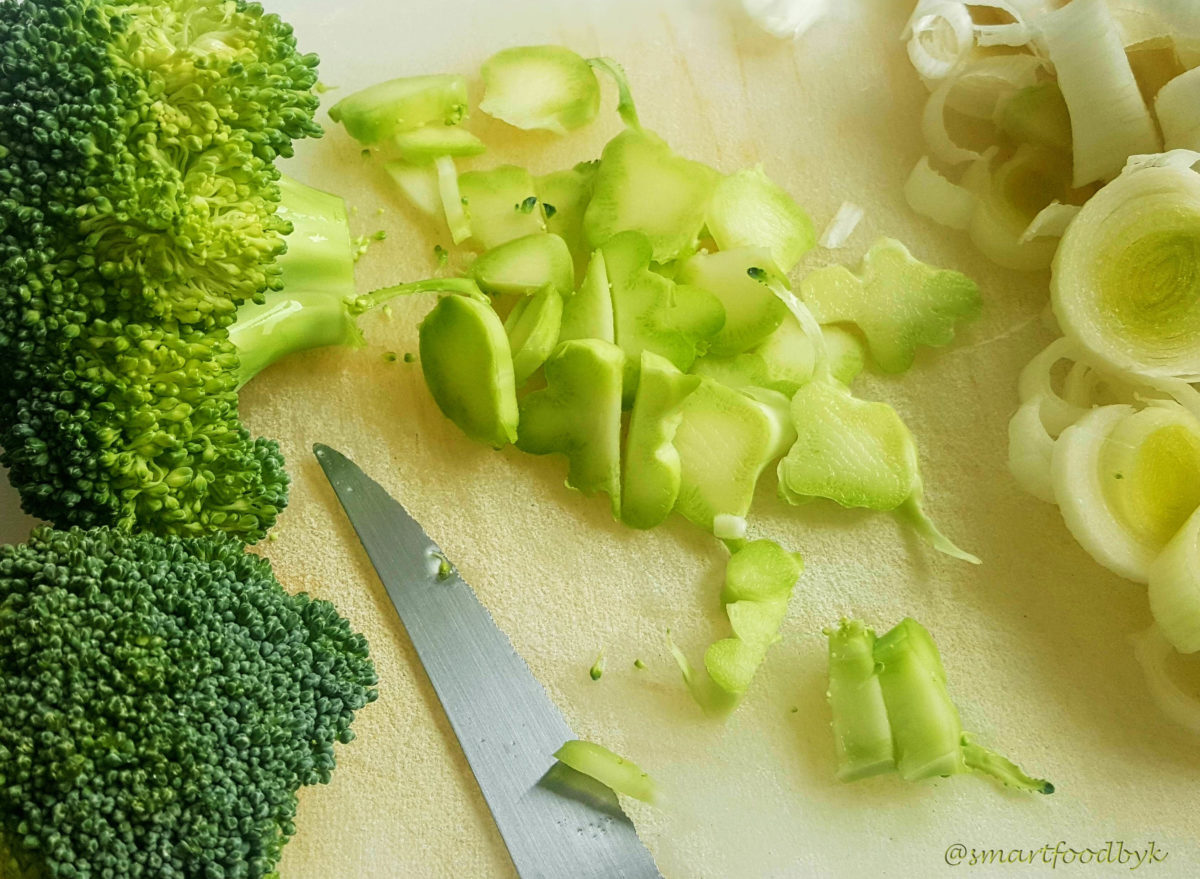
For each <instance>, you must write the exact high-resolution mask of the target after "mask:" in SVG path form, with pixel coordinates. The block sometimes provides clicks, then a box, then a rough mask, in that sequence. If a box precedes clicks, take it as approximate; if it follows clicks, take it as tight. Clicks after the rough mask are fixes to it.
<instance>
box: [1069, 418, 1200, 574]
mask: <svg viewBox="0 0 1200 879" xmlns="http://www.w3.org/2000/svg"><path fill="white" fill-rule="evenodd" d="M1052 466H1053V479H1054V490H1055V498H1056V500H1057V501H1058V504H1059V507H1060V509H1061V510H1062V514H1063V519H1064V520H1065V521H1066V523H1067V527H1068V528H1069V529H1070V530H1071V533H1072V534H1073V535H1074V537H1075V539H1076V540H1078V541H1079V543H1080V545H1082V546H1083V548H1084V549H1086V550H1087V551H1088V553H1089V554H1091V556H1092V557H1093V558H1094V559H1095V560H1096V561H1097V562H1099V563H1100V564H1101V565H1103V566H1104V567H1106V568H1108V569H1109V570H1110V571H1113V572H1114V573H1116V574H1119V575H1120V576H1122V577H1125V578H1127V579H1130V580H1134V581H1136V582H1139V583H1145V582H1147V580H1148V579H1149V575H1150V567H1151V564H1152V563H1153V562H1154V560H1155V558H1156V557H1157V556H1158V555H1159V553H1161V552H1162V551H1163V548H1164V547H1165V546H1166V545H1167V543H1169V542H1170V540H1171V538H1172V537H1173V536H1174V535H1175V534H1176V533H1177V532H1178V531H1179V529H1180V528H1181V527H1183V524H1184V523H1185V522H1186V521H1187V519H1188V517H1189V516H1191V515H1192V513H1193V512H1194V511H1195V510H1196V508H1197V507H1200V422H1197V421H1196V419H1195V418H1194V417H1193V416H1192V415H1191V414H1190V413H1189V412H1187V410H1185V409H1184V408H1183V407H1182V406H1179V405H1178V404H1176V403H1172V402H1163V401H1160V402H1158V403H1157V404H1155V405H1152V406H1147V407H1146V408H1144V409H1141V410H1135V409H1134V408H1133V407H1132V406H1127V405H1120V404H1116V405H1110V406H1101V407H1099V408H1097V409H1094V410H1092V411H1091V412H1089V413H1088V414H1087V415H1085V416H1084V417H1083V418H1081V419H1080V420H1079V422H1078V423H1076V424H1074V425H1072V426H1070V427H1068V428H1067V429H1066V430H1064V431H1063V433H1062V435H1061V436H1060V437H1059V438H1058V440H1057V442H1056V443H1055V447H1054V458H1053V465H1052Z"/></svg>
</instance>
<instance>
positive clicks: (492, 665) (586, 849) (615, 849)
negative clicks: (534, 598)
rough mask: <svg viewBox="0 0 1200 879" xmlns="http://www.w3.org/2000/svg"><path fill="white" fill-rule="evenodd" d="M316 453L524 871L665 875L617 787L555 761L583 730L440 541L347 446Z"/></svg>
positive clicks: (579, 878)
mask: <svg viewBox="0 0 1200 879" xmlns="http://www.w3.org/2000/svg"><path fill="white" fill-rule="evenodd" d="M313 452H314V454H315V455H316V456H317V460H318V461H319V462H320V464H321V467H322V469H323V470H324V471H325V476H326V478H327V479H328V480H329V483H330V485H332V486H333V490H334V492H335V493H336V494H337V497H338V500H339V501H340V502H341V504H342V508H343V509H344V510H345V511H346V515H347V517H348V518H349V519H350V523H351V524H352V525H353V526H354V530H355V532H356V533H357V534H358V538H359V540H360V541H361V542H362V545H363V547H364V548H365V549H366V551H367V556H368V557H369V558H370V560H371V564H372V565H373V566H374V567H375V570H376V572H377V573H378V574H379V579H380V580H381V581H382V582H383V586H384V588H385V589H386V590H387V593H388V596H389V597H390V598H391V600H392V604H393V605H394V606H395V608H396V612H397V613H398V614H399V616H400V620H401V622H402V623H403V624H404V628H405V630H406V631H407V632H408V636H409V638H410V639H411V640H412V643H413V646H414V647H415V648H416V651H417V655H418V656H419V657H420V659H421V663H422V665H423V666H424V668H425V672H426V674H427V675H428V676H429V680H430V682H431V683H432V684H433V688H434V690H435V692H436V693H437V695H438V699H440V700H441V703H442V707H443V708H444V709H445V712H446V716H447V717H448V718H449V720H450V725H451V727H452V728H453V730H454V733H455V735H456V736H457V737H458V741H459V744H460V745H461V746H462V749H463V752H464V753H465V754H466V757H467V762H468V763H469V764H470V766H471V770H472V772H474V774H475V779H476V781H477V782H478V783H479V788H480V790H481V791H482V792H483V797H484V799H485V800H486V801H487V804H488V808H489V809H490V810H491V813H492V817H493V819H494V820H495V822H496V826H497V827H498V828H499V830H500V835H501V837H502V838H503V839H504V844H505V845H506V846H507V848H508V853H509V855H510V856H511V858H512V861H513V864H514V866H515V867H516V869H517V873H518V875H519V876H520V877H521V879H661V874H660V873H659V872H658V869H657V868H656V867H655V865H654V861H653V859H652V858H651V857H650V853H649V851H647V850H646V848H645V846H644V845H642V842H641V840H639V839H638V836H637V833H636V831H635V830H634V827H633V824H632V822H630V820H629V819H628V818H627V817H626V816H625V814H624V813H623V812H622V811H621V809H620V806H619V805H618V804H617V799H616V796H615V795H614V794H613V793H612V791H610V790H608V789H607V788H605V787H603V786H602V785H599V784H598V783H595V782H591V780H590V779H587V778H586V776H580V775H578V774H577V773H574V771H573V770H568V769H567V768H566V767H565V766H562V765H561V764H558V763H557V762H556V761H555V759H554V757H553V754H554V752H555V751H556V750H557V749H558V748H559V747H560V746H561V745H562V744H563V743H564V742H566V741H568V740H570V739H573V738H575V735H574V733H572V732H571V728H570V727H569V726H568V725H567V722H566V720H564V719H563V716H562V714H561V712H560V711H559V710H558V708H557V706H555V705H554V703H553V702H552V701H551V700H550V697H549V696H548V695H547V693H546V691H545V689H543V687H542V685H541V684H540V683H538V681H537V679H536V678H534V676H533V674H532V673H531V672H530V670H529V667H528V666H527V665H526V664H525V661H524V660H523V659H521V657H520V656H519V655H517V652H516V651H515V650H514V649H513V646H512V644H511V643H510V642H509V640H508V637H507V636H506V635H505V634H504V633H503V632H502V631H501V630H500V629H499V628H498V627H497V626H496V623H495V621H493V619H492V617H491V614H489V613H488V611H487V609H486V608H485V607H484V606H483V605H482V604H481V603H480V602H479V599H478V598H477V597H476V596H475V592H474V591H473V590H472V589H471V587H470V586H469V585H467V583H466V582H465V581H463V579H462V577H460V576H459V574H458V571H457V569H455V568H454V566H453V565H452V564H451V563H450V562H449V560H448V559H447V558H446V556H445V555H444V554H443V553H442V551H441V549H439V548H438V546H437V544H435V543H434V542H433V541H432V540H431V539H430V538H429V536H428V535H427V534H426V533H425V531H424V529H423V528H422V527H421V526H420V524H418V523H417V522H416V520H415V519H413V518H412V516H410V515H409V513H408V511H407V510H405V509H404V507H403V506H401V505H400V503H399V502H398V501H396V500H394V499H393V498H392V497H391V496H390V495H388V493H387V492H386V491H385V490H384V489H383V488H382V487H381V486H380V485H379V484H378V483H376V482H375V481H374V480H372V479H371V478H370V477H368V476H367V475H366V474H365V473H363V472H362V470H360V469H359V468H358V466H357V465H356V464H355V463H354V462H353V461H351V460H350V459H349V458H347V457H346V456H345V455H343V454H341V453H340V452H337V451H335V450H334V449H331V448H329V447H328V446H324V445H321V444H317V445H315V446H313ZM568 776H570V777H568Z"/></svg>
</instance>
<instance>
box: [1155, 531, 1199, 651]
mask: <svg viewBox="0 0 1200 879" xmlns="http://www.w3.org/2000/svg"><path fill="white" fill-rule="evenodd" d="M1148 592H1149V595H1150V610H1151V612H1152V613H1153V614H1154V620H1155V622H1157V623H1158V628H1159V629H1160V630H1161V631H1162V633H1163V637H1164V638H1166V639H1167V640H1168V641H1170V642H1171V646H1172V647H1174V648H1175V649H1176V650H1178V651H1179V652H1180V653H1195V652H1196V651H1198V650H1200V508H1197V509H1196V511H1195V512H1193V513H1192V515H1191V517H1190V518H1189V519H1188V520H1187V522H1185V523H1184V525H1183V527H1182V528H1180V529H1179V531H1177V532H1176V534H1175V536H1174V537H1172V538H1171V540H1170V542H1169V543H1168V544H1167V545H1166V546H1165V547H1164V548H1163V551H1162V552H1160V553H1159V554H1158V557H1157V558H1156V559H1155V560H1154V561H1153V562H1151V564H1150V582H1149V589H1148Z"/></svg>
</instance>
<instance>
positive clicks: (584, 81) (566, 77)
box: [479, 46, 600, 134]
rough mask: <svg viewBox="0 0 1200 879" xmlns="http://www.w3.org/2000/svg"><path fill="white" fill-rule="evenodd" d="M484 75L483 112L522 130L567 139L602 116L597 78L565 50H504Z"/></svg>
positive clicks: (487, 64)
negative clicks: (552, 133) (539, 130)
mask: <svg viewBox="0 0 1200 879" xmlns="http://www.w3.org/2000/svg"><path fill="white" fill-rule="evenodd" d="M480 75H481V76H482V78H483V89H484V92H483V98H482V100H480V102H479V109H480V110H482V111H483V112H484V113H487V114H488V115H489V116H494V117H495V118H497V119H501V120H503V121H504V122H507V123H508V124H509V125H512V126H514V127H516V128H522V129H525V130H531V129H541V130H543V131H552V132H554V133H555V134H566V133H567V132H568V131H571V130H573V129H576V128H579V127H581V126H584V125H587V124H588V123H589V122H591V121H592V120H593V119H595V118H596V113H597V112H599V110H600V85H599V83H597V82H596V74H595V73H593V72H592V68H591V66H590V65H589V64H588V62H587V61H585V60H584V59H583V58H581V57H580V56H579V55H576V54H575V53H574V52H572V51H571V50H570V49H567V48H565V47H563V46H515V47H513V48H511V49H502V50H501V51H499V52H497V53H496V54H495V55H493V56H492V57H490V58H488V59H487V61H484V62H483V67H482V69H481V70H480Z"/></svg>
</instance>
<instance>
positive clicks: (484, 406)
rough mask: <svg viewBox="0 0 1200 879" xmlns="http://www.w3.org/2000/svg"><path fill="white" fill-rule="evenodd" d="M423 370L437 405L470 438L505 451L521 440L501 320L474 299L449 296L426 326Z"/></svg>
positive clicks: (423, 326)
mask: <svg viewBox="0 0 1200 879" xmlns="http://www.w3.org/2000/svg"><path fill="white" fill-rule="evenodd" d="M419 339H420V354H421V370H422V372H423V373H424V375H425V383H426V385H428V387H429V392H430V393H431V394H432V395H433V399H434V402H436V403H437V405H438V408H439V409H441V410H442V412H443V413H444V414H445V416H446V417H447V418H449V419H450V420H451V421H453V422H454V423H455V424H457V425H458V426H459V427H460V428H461V429H462V431H463V433H465V434H466V435H467V436H469V437H471V438H472V439H474V440H478V441H479V442H483V443H487V444H488V445H491V446H493V447H496V448H499V447H501V446H504V445H507V444H508V443H511V442H513V441H514V440H515V439H516V438H517V420H518V410H517V389H516V382H515V378H514V374H513V361H512V353H511V350H510V348H509V345H508V336H507V335H505V332H504V325H503V324H502V323H501V322H500V318H499V316H497V314H496V312H495V311H493V310H492V308H491V306H490V305H488V304H487V303H486V302H480V301H479V300H477V299H475V298H473V297H470V296H454V295H451V296H445V297H443V298H442V299H440V300H439V301H438V304H437V305H436V306H434V308H433V310H432V311H431V312H430V313H429V314H428V315H427V316H426V317H425V319H424V320H423V321H422V322H421V326H420V332H419Z"/></svg>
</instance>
